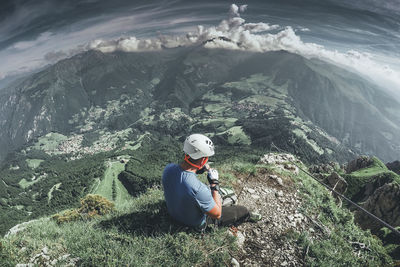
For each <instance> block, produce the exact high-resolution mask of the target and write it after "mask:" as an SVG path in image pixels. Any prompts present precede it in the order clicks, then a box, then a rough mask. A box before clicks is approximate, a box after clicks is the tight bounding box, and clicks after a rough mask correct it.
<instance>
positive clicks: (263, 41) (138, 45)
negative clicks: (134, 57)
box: [89, 4, 400, 89]
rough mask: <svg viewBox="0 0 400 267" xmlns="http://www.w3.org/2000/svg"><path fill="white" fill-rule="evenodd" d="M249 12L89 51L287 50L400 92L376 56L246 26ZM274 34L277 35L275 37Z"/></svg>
mask: <svg viewBox="0 0 400 267" xmlns="http://www.w3.org/2000/svg"><path fill="white" fill-rule="evenodd" d="M245 9H246V8H245V7H242V6H241V7H238V6H237V5H234V4H233V5H231V7H230V9H229V18H228V19H226V20H223V21H221V22H220V23H219V25H217V26H211V27H203V26H198V28H197V31H196V32H194V33H188V34H186V35H181V36H179V35H178V36H176V35H175V36H165V35H163V36H159V37H157V38H149V39H138V38H136V37H129V38H121V39H118V40H113V41H109V40H108V41H104V40H96V41H93V42H91V43H90V45H89V49H97V50H100V51H102V52H106V53H107V52H114V51H117V50H119V51H125V52H134V51H146V50H160V49H163V48H170V47H178V46H188V45H200V44H204V46H205V47H207V48H225V49H234V50H246V51H254V52H269V51H279V50H285V51H288V52H291V53H295V54H299V55H302V56H304V57H306V58H318V59H321V60H325V61H329V62H331V63H335V64H337V65H340V66H342V67H347V68H351V69H353V70H355V71H357V72H359V73H360V74H362V75H364V76H367V77H369V78H370V79H371V80H373V81H375V82H376V83H377V84H379V85H381V86H384V87H387V88H396V89H398V88H400V73H399V72H398V71H396V70H394V69H392V68H391V67H389V66H387V65H382V64H380V63H378V62H377V61H375V60H374V57H375V56H374V55H372V54H368V53H361V52H358V51H355V50H349V51H347V52H339V51H336V50H329V49H327V48H325V47H324V46H322V45H318V44H315V43H307V42H304V41H303V40H301V38H300V36H299V35H297V34H296V32H295V30H294V29H293V28H292V27H281V26H279V25H270V24H268V23H263V22H259V23H246V21H245V20H244V19H243V18H241V17H240V12H243V11H244V10H245ZM273 30H274V33H272V31H273ZM300 30H301V31H309V29H306V28H304V29H300Z"/></svg>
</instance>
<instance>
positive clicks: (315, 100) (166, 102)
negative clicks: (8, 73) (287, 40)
mask: <svg viewBox="0 0 400 267" xmlns="http://www.w3.org/2000/svg"><path fill="white" fill-rule="evenodd" d="M399 107H400V105H399V103H398V102H396V101H395V100H393V99H391V98H390V97H388V96H387V95H386V94H385V93H383V92H382V91H381V90H380V89H379V88H377V87H375V86H374V85H372V84H371V83H369V82H367V81H365V80H363V79H362V78H360V77H359V76H357V75H356V74H354V73H349V72H347V71H345V70H343V69H340V68H338V67H335V66H333V65H331V64H328V63H324V62H322V61H318V60H309V59H306V58H303V57H301V56H298V55H294V54H290V53H287V52H283V51H278V52H270V53H262V54H260V53H248V52H241V51H230V50H220V49H205V48H203V47H201V46H200V47H190V48H176V49H166V50H162V51H157V52H138V53H122V52H116V53H109V54H103V53H101V52H98V51H89V52H86V53H83V54H80V55H77V56H75V57H72V58H70V59H66V60H63V61H61V62H59V63H57V64H55V65H53V66H51V67H49V68H47V69H45V70H43V71H41V72H39V73H37V74H34V75H33V76H31V77H29V78H27V79H25V80H24V81H22V82H20V83H19V84H18V85H17V86H13V87H12V88H8V89H7V90H2V91H1V93H0V126H1V128H0V137H1V138H0V140H1V141H0V142H1V145H2V149H1V152H0V159H1V158H3V157H4V156H5V154H6V153H7V152H8V151H10V150H12V149H15V148H17V147H20V146H21V145H23V144H25V143H27V142H29V141H30V140H32V139H34V138H35V137H38V136H43V135H45V134H46V133H48V132H50V131H55V132H60V133H63V134H70V133H71V132H78V133H84V132H90V131H95V130H98V129H102V128H107V129H112V130H120V129H124V128H126V127H128V126H131V125H132V124H133V123H135V122H137V121H140V120H143V119H145V120H148V117H146V116H148V115H149V116H153V119H155V120H160V114H163V113H165V112H169V110H170V109H171V108H179V109H181V111H182V112H183V113H184V114H186V115H187V116H190V117H191V118H192V119H193V120H194V121H204V120H209V119H218V120H220V121H222V120H225V121H230V120H231V122H233V123H228V124H232V125H230V127H227V126H226V125H225V126H224V127H222V128H221V127H220V128H219V130H216V129H215V127H213V128H212V129H211V130H212V131H211V132H213V133H214V134H215V135H217V136H219V137H221V136H222V137H224V136H225V137H224V138H225V139H228V137H229V136H230V137H231V138H230V140H231V141H232V140H233V139H234V138H236V137H238V135H237V133H238V132H240V133H239V135H240V136H243V135H242V134H241V133H242V132H243V133H244V134H246V135H247V137H245V138H244V139H243V138H241V137H240V138H239V137H238V138H239V139H240V140H241V142H242V143H245V144H255V145H262V146H267V145H269V144H270V143H271V141H275V142H279V143H280V144H282V145H284V146H285V147H286V148H288V149H290V150H291V151H293V152H296V153H299V154H305V155H308V154H310V155H312V156H310V157H308V158H309V160H312V159H314V158H319V157H320V156H321V155H324V158H326V159H328V158H335V157H336V156H337V155H336V154H337V152H339V150H340V152H341V153H344V154H347V155H346V156H344V158H348V157H349V156H350V154H351V153H350V154H349V150H348V149H351V150H353V151H356V152H359V153H373V154H376V155H377V156H378V157H380V158H382V159H384V160H387V161H388V160H393V159H397V158H398V157H400V137H399V136H398V134H397V133H398V132H399V130H400V129H399V125H400V115H399V114H400V108H399ZM146 108H147V109H146ZM206 124H207V125H206ZM206 124H203V125H200V124H196V123H194V124H193V123H192V124H191V125H186V124H184V125H183V126H182V127H186V130H185V131H187V129H190V128H195V129H197V130H199V131H201V130H202V131H204V130H210V123H206ZM136 126H137V127H139V126H140V127H142V128H141V129H144V128H146V127H147V128H146V129H147V130H148V127H149V124H148V123H147V124H145V125H143V124H140V123H139V124H137V125H136ZM152 127H153V129H152V130H153V131H157V129H156V128H157V125H156V126H154V125H153V126H152ZM187 127H189V128H187ZM234 127H236V128H234ZM217 128H218V127H217ZM185 131H183V129H175V130H174V131H172V130H171V131H170V132H168V133H169V134H171V135H174V134H175V135H176V134H177V133H182V132H185ZM235 134H236V137H234V138H233V139H232V135H233V136H235ZM224 138H222V139H224ZM246 138H247V139H246ZM282 138H283V139H284V140H280V139H282ZM222 139H221V142H222V141H223V140H222ZM246 140H247V141H246ZM296 140H297V141H296ZM225 141H226V140H225ZM231 143H232V142H231ZM3 148H4V149H3ZM301 151H303V152H301ZM339 160H343V159H339Z"/></svg>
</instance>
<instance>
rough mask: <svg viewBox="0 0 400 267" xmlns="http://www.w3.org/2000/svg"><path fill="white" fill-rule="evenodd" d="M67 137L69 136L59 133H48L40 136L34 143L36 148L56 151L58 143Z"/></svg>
mask: <svg viewBox="0 0 400 267" xmlns="http://www.w3.org/2000/svg"><path fill="white" fill-rule="evenodd" d="M67 139H68V137H66V136H65V135H62V134H59V133H48V134H46V135H45V136H43V137H40V138H39V140H38V142H36V143H35V145H34V149H38V150H48V151H55V150H56V149H57V147H58V145H59V144H60V143H61V142H63V141H65V140H67Z"/></svg>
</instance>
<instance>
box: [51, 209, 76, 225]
mask: <svg viewBox="0 0 400 267" xmlns="http://www.w3.org/2000/svg"><path fill="white" fill-rule="evenodd" d="M51 218H52V219H53V220H55V221H56V222H57V223H58V224H61V223H65V222H72V221H77V220H79V219H80V218H81V215H80V214H79V213H78V211H77V210H68V211H65V212H64V213H62V214H56V215H53V216H52V217H51Z"/></svg>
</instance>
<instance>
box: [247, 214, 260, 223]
mask: <svg viewBox="0 0 400 267" xmlns="http://www.w3.org/2000/svg"><path fill="white" fill-rule="evenodd" d="M261 219H262V216H261V214H259V213H257V212H250V217H249V222H254V223H255V222H258V221H261Z"/></svg>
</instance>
